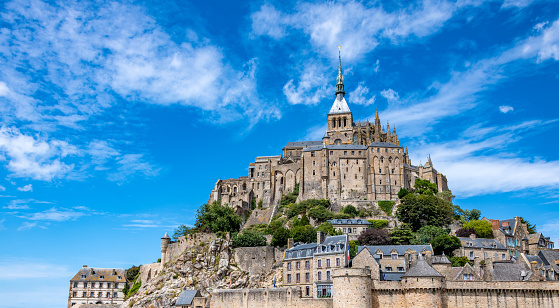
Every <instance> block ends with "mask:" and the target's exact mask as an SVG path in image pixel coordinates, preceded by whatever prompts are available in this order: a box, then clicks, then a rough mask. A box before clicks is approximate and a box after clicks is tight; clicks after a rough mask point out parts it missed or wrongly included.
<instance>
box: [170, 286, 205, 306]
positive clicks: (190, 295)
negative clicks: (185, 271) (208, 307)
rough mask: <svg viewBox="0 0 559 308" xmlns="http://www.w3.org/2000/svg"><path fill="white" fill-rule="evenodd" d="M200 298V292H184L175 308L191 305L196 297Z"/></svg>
mask: <svg viewBox="0 0 559 308" xmlns="http://www.w3.org/2000/svg"><path fill="white" fill-rule="evenodd" d="M197 295H198V296H200V292H199V291H198V290H184V291H182V293H181V296H180V297H179V299H178V300H177V302H176V303H175V306H182V305H191V304H192V300H193V299H194V297H196V296H197Z"/></svg>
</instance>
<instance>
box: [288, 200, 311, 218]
mask: <svg viewBox="0 0 559 308" xmlns="http://www.w3.org/2000/svg"><path fill="white" fill-rule="evenodd" d="M306 212H307V205H306V204H304V203H295V204H291V205H290V206H289V208H288V210H287V213H286V216H287V218H292V217H295V216H297V215H299V214H303V213H306Z"/></svg>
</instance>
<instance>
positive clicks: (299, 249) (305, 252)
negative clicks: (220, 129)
mask: <svg viewBox="0 0 559 308" xmlns="http://www.w3.org/2000/svg"><path fill="white" fill-rule="evenodd" d="M315 250H316V243H310V244H296V245H295V246H293V247H291V248H290V249H288V250H286V251H285V258H284V260H288V259H300V258H308V257H312V256H313V255H314V252H315Z"/></svg>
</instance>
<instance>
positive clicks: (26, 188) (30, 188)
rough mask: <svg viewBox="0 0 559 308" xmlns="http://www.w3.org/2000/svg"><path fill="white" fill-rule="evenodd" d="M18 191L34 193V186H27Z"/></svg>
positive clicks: (19, 188)
mask: <svg viewBox="0 0 559 308" xmlns="http://www.w3.org/2000/svg"><path fill="white" fill-rule="evenodd" d="M17 190H19V191H33V185H32V184H27V185H24V186H23V187H18V188H17Z"/></svg>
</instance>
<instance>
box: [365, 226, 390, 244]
mask: <svg viewBox="0 0 559 308" xmlns="http://www.w3.org/2000/svg"><path fill="white" fill-rule="evenodd" d="M357 240H358V241H359V243H361V245H369V246H370V245H388V244H390V235H388V231H387V230H386V229H367V230H365V231H363V232H361V235H359V238H358V239H357Z"/></svg>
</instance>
